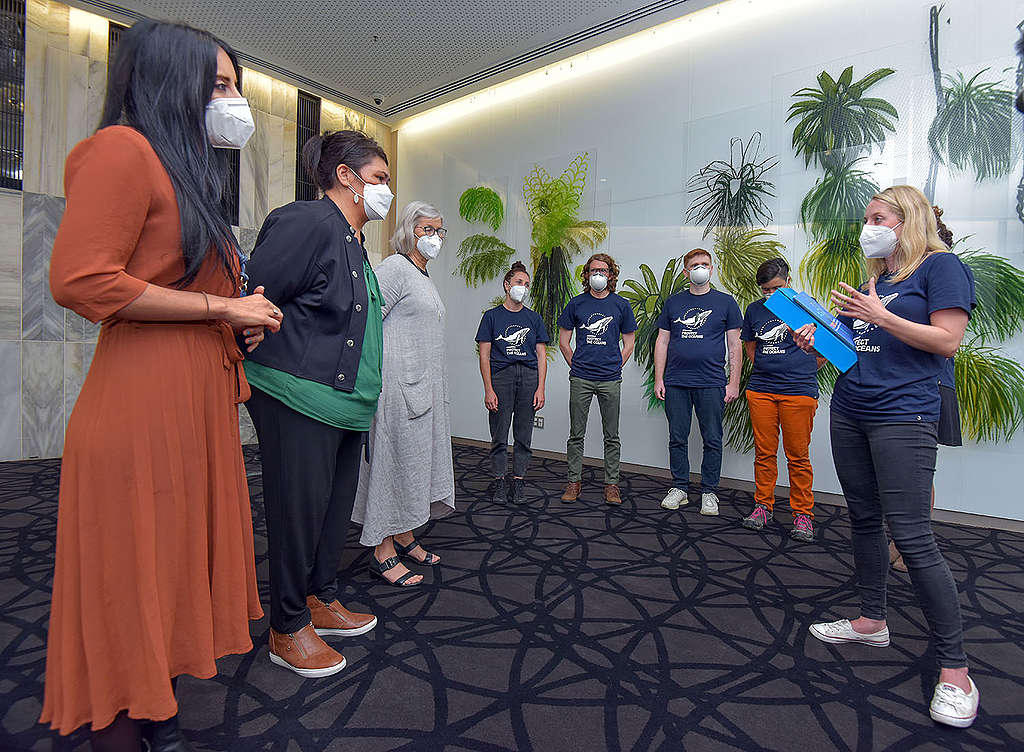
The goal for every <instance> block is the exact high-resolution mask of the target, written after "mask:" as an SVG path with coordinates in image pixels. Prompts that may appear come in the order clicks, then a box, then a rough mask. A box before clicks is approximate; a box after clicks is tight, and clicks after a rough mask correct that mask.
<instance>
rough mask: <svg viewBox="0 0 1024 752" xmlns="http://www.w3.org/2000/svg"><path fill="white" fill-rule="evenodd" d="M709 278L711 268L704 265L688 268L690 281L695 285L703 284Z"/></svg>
mask: <svg viewBox="0 0 1024 752" xmlns="http://www.w3.org/2000/svg"><path fill="white" fill-rule="evenodd" d="M709 279H711V270H710V269H708V268H707V267H706V266H695V267H693V268H692V269H690V282H692V283H693V284H695V285H703V284H705V283H706V282H707V281H708V280H709Z"/></svg>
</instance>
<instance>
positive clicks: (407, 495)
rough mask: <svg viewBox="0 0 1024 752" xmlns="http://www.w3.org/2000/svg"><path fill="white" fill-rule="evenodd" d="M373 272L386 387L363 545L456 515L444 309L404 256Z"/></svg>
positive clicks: (363, 502) (374, 431)
mask: <svg viewBox="0 0 1024 752" xmlns="http://www.w3.org/2000/svg"><path fill="white" fill-rule="evenodd" d="M374 271H375V272H376V274H377V281H378V283H379V284H380V292H381V296H382V297H383V299H384V302H383V313H384V357H383V362H382V366H381V370H382V376H383V381H384V387H383V391H382V392H381V395H380V401H379V402H378V404H377V415H376V417H375V418H374V419H373V426H372V427H371V429H370V464H369V465H367V464H366V462H365V461H364V462H363V464H362V466H361V468H360V472H359V489H358V491H357V493H356V501H355V507H354V508H353V510H352V520H353V521H354V522H356V523H358V524H360V525H362V526H363V532H362V535H361V536H360V538H359V542H360V543H362V544H363V545H364V546H376V545H377V544H379V543H380V542H381V541H382V540H383V539H384V538H386V537H387V536H389V535H394V534H396V533H404V532H406V531H408V530H412V529H414V528H417V527H419V526H420V525H422V524H423V523H425V522H427V521H428V520H429V519H430V518H431V517H442V516H444V515H446V514H450V513H451V511H452V510H453V509H454V508H455V473H454V470H453V468H452V430H451V417H450V413H449V402H448V366H447V362H446V358H445V341H444V321H445V307H444V303H443V302H442V301H441V296H440V295H438V292H437V288H436V287H434V283H433V282H432V281H431V280H430V278H429V277H428V276H426V275H425V274H424V273H423V272H421V271H420V270H419V268H418V267H417V266H416V265H415V264H413V263H412V261H411V260H410V259H408V258H406V257H405V256H402V255H399V254H395V255H394V256H389V257H388V258H386V259H384V261H382V262H381V263H380V264H379V265H378V266H377V268H376V269H375V270H374Z"/></svg>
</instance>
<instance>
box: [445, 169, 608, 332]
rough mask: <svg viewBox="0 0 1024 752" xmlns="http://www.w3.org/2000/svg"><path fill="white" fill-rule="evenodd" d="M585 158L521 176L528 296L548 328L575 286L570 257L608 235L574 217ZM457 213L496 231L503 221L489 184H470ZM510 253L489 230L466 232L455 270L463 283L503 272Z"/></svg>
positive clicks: (597, 224) (554, 326) (554, 329)
mask: <svg viewBox="0 0 1024 752" xmlns="http://www.w3.org/2000/svg"><path fill="white" fill-rule="evenodd" d="M587 160H588V154H587V153H586V152H584V153H582V154H579V155H577V156H576V158H575V159H573V160H572V162H571V163H570V164H569V166H568V167H567V168H566V169H565V170H564V171H563V172H562V174H561V175H559V176H558V177H557V178H553V177H551V175H549V174H548V173H547V171H546V170H544V168H542V167H535V168H534V169H533V171H532V172H530V174H528V175H527V176H526V177H525V178H524V180H523V199H524V200H525V202H526V210H527V213H528V215H529V217H530V222H531V231H530V261H531V263H532V264H533V274H532V277H533V280H532V283H531V286H530V298H531V302H532V303H533V309H534V310H535V311H537V313H538V314H540V316H541V318H542V319H544V325H545V326H547V327H548V331H550V332H557V331H558V326H557V320H558V314H559V313H561V312H562V309H563V308H565V306H566V304H567V303H568V302H569V299H570V298H571V297H572V296H573V295H574V294H576V292H577V290H578V284H577V282H576V278H575V277H574V275H573V274H571V273H570V270H569V265H570V263H571V262H572V260H573V259H575V258H576V257H577V256H578V255H580V254H581V253H582V252H584V251H586V250H594V249H596V248H597V247H598V246H600V245H601V243H603V242H604V241H605V240H606V239H607V237H608V226H607V225H606V224H605V223H604V222H600V221H597V220H584V219H580V217H579V212H580V202H581V201H582V199H583V189H584V187H585V186H586V182H587V166H588V161H587ZM459 214H460V215H461V216H462V218H463V219H464V220H466V221H467V222H486V223H487V224H488V225H489V226H490V228H491V230H493V231H495V232H496V231H497V230H498V229H499V228H500V227H501V224H502V222H503V221H504V217H505V208H504V204H503V203H502V201H501V197H500V196H498V194H497V193H495V192H494V191H493V190H491V189H490V188H487V187H484V186H475V187H473V188H468V189H466V190H465V191H464V192H463V194H462V196H461V197H460V198H459ZM514 254H515V250H514V249H513V248H511V247H510V246H508V245H506V244H505V243H504V242H503V241H502V240H500V239H499V238H497V237H495V236H494V235H487V234H477V235H471V236H470V237H468V238H466V239H465V240H463V241H462V243H461V245H460V246H459V254H458V256H459V265H458V267H457V269H456V274H458V275H459V276H460V277H462V278H463V279H464V280H465V281H466V284H467V285H468V286H470V287H476V286H477V285H480V284H483V283H486V282H489V281H491V280H492V279H495V278H496V277H498V276H500V275H501V274H503V273H504V272H505V270H506V269H507V268H508V265H509V263H510V261H511V259H512V256H513V255H514Z"/></svg>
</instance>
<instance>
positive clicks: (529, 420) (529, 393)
mask: <svg viewBox="0 0 1024 752" xmlns="http://www.w3.org/2000/svg"><path fill="white" fill-rule="evenodd" d="M538 384H539V376H538V373H537V369H536V368H530V367H529V366H526V365H523V364H522V363H513V364H512V365H508V366H505V367H504V368H502V369H501V370H499V371H494V372H492V373H491V387H492V388H493V389H494V393H495V394H497V395H498V409H497V410H496V411H494V412H491V411H488V415H487V420H488V422H489V424H490V427H491V472H492V473H493V474H494V477H495V478H504V477H505V474H506V473H507V472H508V449H507V447H508V429H509V426H510V425H511V426H512V437H513V439H514V441H515V443H514V444H513V448H512V475H514V476H515V477H516V478H523V477H525V476H526V468H527V466H528V465H529V464H530V457H531V456H532V452H531V450H530V443H531V441H532V440H533V415H534V409H533V395H534V394H536V393H537V385H538Z"/></svg>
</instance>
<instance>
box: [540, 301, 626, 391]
mask: <svg viewBox="0 0 1024 752" xmlns="http://www.w3.org/2000/svg"><path fill="white" fill-rule="evenodd" d="M558 327H559V328H560V329H568V330H570V331H573V332H575V333H576V347H575V350H574V351H573V356H572V367H571V368H570V369H569V375H570V376H575V377H576V378H579V379H587V380H588V381H618V380H619V379H621V378H622V350H621V348H620V346H619V335H622V334H629V333H630V332H635V331H636V319H635V318H634V316H633V309H632V308H630V306H629V303H628V302H627V301H626V299H625V298H623V297H622V296H621V295H616V294H615V293H609V294H608V295H607V296H606V297H604V298H595V297H594V296H593V295H591V294H590V293H589V292H584V293H582V294H580V295H577V296H576V297H575V298H573V299H572V300H570V301H569V304H568V305H567V306H566V307H565V310H564V311H562V313H561V314H560V315H559V317H558Z"/></svg>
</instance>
